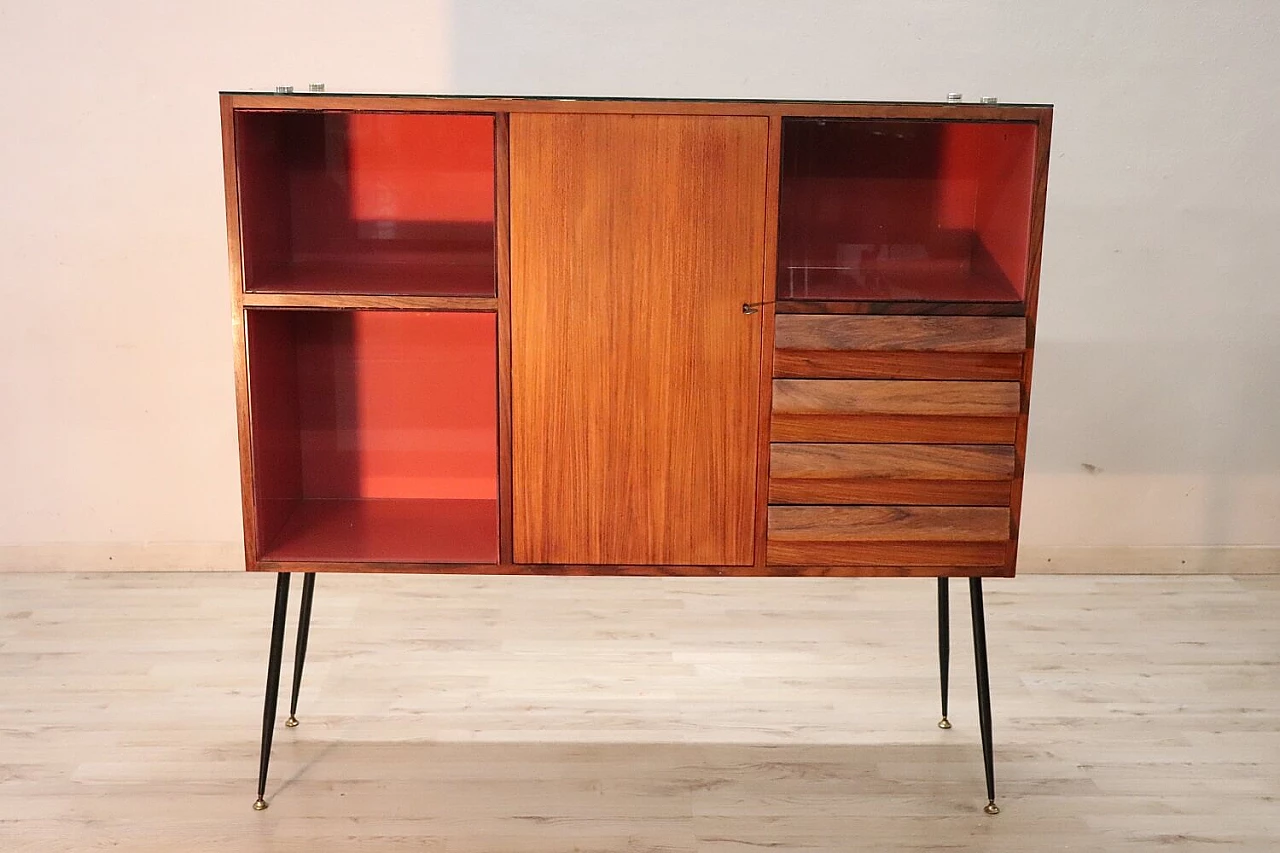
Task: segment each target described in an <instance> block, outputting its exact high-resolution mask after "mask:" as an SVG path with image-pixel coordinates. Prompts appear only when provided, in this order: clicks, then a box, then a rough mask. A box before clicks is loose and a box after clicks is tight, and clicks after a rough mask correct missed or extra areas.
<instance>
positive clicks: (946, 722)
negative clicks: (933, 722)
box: [938, 717, 951, 729]
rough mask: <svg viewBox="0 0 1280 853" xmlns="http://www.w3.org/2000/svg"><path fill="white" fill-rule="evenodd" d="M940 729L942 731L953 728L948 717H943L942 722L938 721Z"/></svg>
mask: <svg viewBox="0 0 1280 853" xmlns="http://www.w3.org/2000/svg"><path fill="white" fill-rule="evenodd" d="M938 728H940V729H949V728H951V721H950V720H948V719H947V718H946V717H943V718H942V719H941V720H938Z"/></svg>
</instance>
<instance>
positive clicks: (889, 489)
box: [769, 444, 1015, 507]
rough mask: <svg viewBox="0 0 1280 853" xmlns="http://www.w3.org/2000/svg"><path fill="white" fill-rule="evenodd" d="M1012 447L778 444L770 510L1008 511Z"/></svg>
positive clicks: (773, 450) (773, 461) (773, 455)
mask: <svg viewBox="0 0 1280 853" xmlns="http://www.w3.org/2000/svg"><path fill="white" fill-rule="evenodd" d="M1014 467H1015V459H1014V452H1013V448H1012V447H1010V446H1000V445H993V446H984V445H925V444H774V445H773V446H772V447H771V449H770V464H769V502H770V503H771V504H871V505H874V504H886V505H893V504H908V505H940V506H946V505H955V506H1005V507H1007V506H1009V503H1010V495H1011V490H1012V486H1013V474H1014Z"/></svg>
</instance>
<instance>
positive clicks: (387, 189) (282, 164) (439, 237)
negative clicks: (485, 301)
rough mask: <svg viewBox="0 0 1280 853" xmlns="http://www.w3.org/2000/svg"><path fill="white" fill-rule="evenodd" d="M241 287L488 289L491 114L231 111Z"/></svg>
mask: <svg viewBox="0 0 1280 853" xmlns="http://www.w3.org/2000/svg"><path fill="white" fill-rule="evenodd" d="M235 131H236V164H237V186H238V190H239V196H240V211H241V214H240V232H241V233H240V240H241V254H242V258H243V267H244V288H245V290H246V291H249V292H255V293H277V292H278V293H351V294H360V295H430V296H480V297H486V296H494V295H495V293H496V292H497V284H496V281H497V278H496V253H495V246H496V237H495V222H496V217H495V184H494V176H495V169H494V119H493V116H490V115H468V114H431V113H419V114H410V113H343V112H255V111H240V112H237V113H236V120H235Z"/></svg>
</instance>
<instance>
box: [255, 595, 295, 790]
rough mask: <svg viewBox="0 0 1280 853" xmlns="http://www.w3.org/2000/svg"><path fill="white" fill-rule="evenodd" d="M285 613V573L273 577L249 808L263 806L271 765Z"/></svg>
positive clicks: (282, 652)
mask: <svg viewBox="0 0 1280 853" xmlns="http://www.w3.org/2000/svg"><path fill="white" fill-rule="evenodd" d="M288 610H289V573H288V572H280V573H278V574H277V575H276V614H275V618H274V619H273V621H272V622H271V653H270V655H269V656H268V657H267V698H266V701H265V702H264V703H263V708H262V757H261V763H260V764H259V766H258V799H257V800H255V801H254V803H253V807H254V808H255V809H257V810H258V811H262V810H263V809H265V808H266V807H267V801H266V799H265V798H264V796H263V795H264V794H266V792H267V766H268V765H269V764H270V763H271V734H272V731H273V730H274V729H275V722H276V700H277V699H278V698H279V695H280V661H281V658H283V657H284V621H285V615H286V613H287V612H288Z"/></svg>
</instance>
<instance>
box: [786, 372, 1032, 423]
mask: <svg viewBox="0 0 1280 853" xmlns="http://www.w3.org/2000/svg"><path fill="white" fill-rule="evenodd" d="M1019 405H1020V398H1019V393H1018V383H1017V382H919V381H913V380H902V381H889V380H875V379H865V380H864V379H775V380H774V381H773V411H774V412H775V413H778V412H781V413H784V414H800V413H806V412H807V413H818V414H846V415H981V416H993V415H1005V416H1016V415H1017V414H1018V409H1019Z"/></svg>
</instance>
